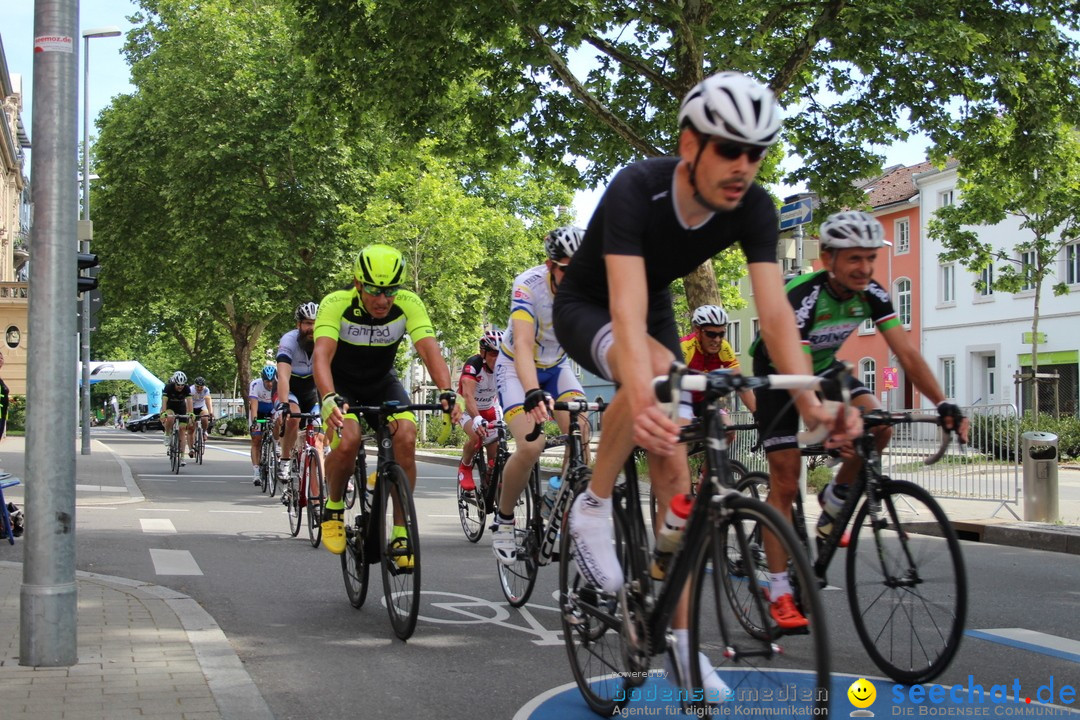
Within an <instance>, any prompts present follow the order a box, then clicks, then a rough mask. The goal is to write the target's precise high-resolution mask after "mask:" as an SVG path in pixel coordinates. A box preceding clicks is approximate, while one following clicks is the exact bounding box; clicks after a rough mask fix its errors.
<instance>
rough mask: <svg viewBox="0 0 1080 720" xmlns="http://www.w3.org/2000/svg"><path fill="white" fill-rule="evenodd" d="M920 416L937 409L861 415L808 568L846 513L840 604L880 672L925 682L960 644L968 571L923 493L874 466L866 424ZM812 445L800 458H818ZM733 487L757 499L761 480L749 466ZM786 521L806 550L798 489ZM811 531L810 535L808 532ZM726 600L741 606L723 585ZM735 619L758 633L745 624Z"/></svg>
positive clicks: (930, 416)
mask: <svg viewBox="0 0 1080 720" xmlns="http://www.w3.org/2000/svg"><path fill="white" fill-rule="evenodd" d="M912 423H928V424H935V425H938V426H940V424H941V418H940V417H939V416H938V414H937V413H910V412H903V413H893V412H887V411H883V410H874V411H871V412H867V413H865V414H864V415H863V426H864V428H865V432H864V433H863V434H862V435H861V436H860V437H859V438H858V439H857V440H856V441H855V451H856V453H857V454H858V456H859V457H860V458H862V461H863V463H862V467H861V468H860V470H859V472H858V473H856V476H855V479H854V481H853V482H852V484H851V486H850V488H849V490H848V496H847V499H846V501H845V502H844V505H843V507H842V508H841V509H840V512H839V514H838V515H837V517H836V519H835V521H834V522H833V529H832V532H831V533H830V534H829V536H828V537H827V538H824V539H821V538H817V542H816V543H815V545H816V550H817V559H816V560H814V561H813V571H814V575H815V576H816V579H817V581H818V583H819V585H820V586H822V587H824V586H825V584H826V573H827V571H828V568H829V564H830V563H831V561H832V559H833V558H834V557H835V556H836V551H837V549H838V548H839V547H842V538H843V537H844V532H845V530H846V528H847V527H848V524H849V522H851V520H852V518H854V524H853V525H852V526H851V533H850V539H849V540H848V547H847V557H846V559H845V572H846V582H845V586H846V592H847V598H848V606H849V607H850V608H851V616H852V620H853V621H854V624H855V631H856V632H857V633H858V635H859V640H860V641H861V642H862V644H863V647H865V648H866V651H867V653H868V654H869V655H870V658H871V659H872V660H873V661H874V664H875V665H877V666H878V667H879V668H880V669H881V670H882V672H884V673H885V674H886V675H888V676H889V677H890V678H892V679H893V680H895V681H896V682H898V683H903V684H905V685H915V684H919V683H926V682H929V681H930V680H933V679H934V678H936V677H937V676H938V675H940V674H941V673H942V672H943V671H944V670H945V668H946V667H947V666H948V664H949V663H950V662H951V661H952V658H953V657H954V656H955V655H956V651H957V649H958V648H959V646H960V638H961V637H962V636H963V632H964V621H965V618H966V615H967V574H966V571H965V568H964V559H963V555H962V553H961V550H960V541H959V539H958V537H957V535H956V531H955V530H954V529H953V526H952V523H950V522H949V519H948V518H947V517H946V515H945V512H944V510H942V509H941V506H940V505H939V504H938V502H937V501H936V500H934V498H933V497H932V496H931V495H930V493H929V492H927V491H926V490H924V489H923V488H921V487H919V486H918V485H915V484H914V483H910V482H907V481H904V480H893V479H891V478H889V477H888V476H886V475H884V474H883V473H882V470H881V454H880V453H879V452H878V449H877V445H876V442H875V435H874V433H873V432H872V431H873V429H874V428H891V427H894V426H896V425H908V424H912ZM950 439H951V432H943V433H942V434H941V438H940V442H939V444H938V447H937V450H936V452H933V453H932V454H930V455H929V456H928V457H926V458H925V459H924V460H923V463H925V464H926V465H931V464H933V463H935V462H937V461H938V460H939V459H941V457H942V456H943V455H944V454H945V451H946V449H947V448H948V445H949V441H950ZM824 453H825V451H824V450H823V449H822V448H820V447H810V448H805V449H804V453H803V454H804V455H815V454H816V455H820V454H824ZM739 490H740V492H743V493H745V494H748V495H751V496H753V497H756V498H759V499H764V498H765V497H766V496H767V495H768V490H769V478H768V476H767V475H765V474H764V473H751V474H750V475H749V476H747V478H745V479H744V480H743V482H742V484H740V486H739ZM792 523H793V526H794V528H795V532H796V534H797V535H798V536H799V541H800V543H801V544H802V546H803V548H804V552H805V553H806V556H807V557H808V558H809V557H812V555H811V545H810V541H809V537H808V533H807V525H806V515H805V512H804V508H803V497H802V493H799V494H798V495H797V496H796V499H795V502H794V504H793V507H792ZM815 537H816V533H815ZM729 592H731V594H732V597H731V601H732V604H733V605H734V606H736V607H740V608H741V607H745V606H746V605H747V604H748V600H747V598H746V590H745V588H742V589H739V588H735V587H732V588H729ZM744 626H745V627H746V629H747V630H748V631H750V632H755V631H758V628H757V627H755V626H754V624H753V623H752V622H745V619H744Z"/></svg>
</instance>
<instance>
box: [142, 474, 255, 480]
mask: <svg viewBox="0 0 1080 720" xmlns="http://www.w3.org/2000/svg"><path fill="white" fill-rule="evenodd" d="M139 477H141V478H167V477H171V478H175V477H177V476H176V475H172V474H164V475H155V474H145V475H144V474H140V475H139ZM189 477H199V478H248V479H251V475H250V474H247V475H203V474H201V473H200V474H199V475H197V476H189Z"/></svg>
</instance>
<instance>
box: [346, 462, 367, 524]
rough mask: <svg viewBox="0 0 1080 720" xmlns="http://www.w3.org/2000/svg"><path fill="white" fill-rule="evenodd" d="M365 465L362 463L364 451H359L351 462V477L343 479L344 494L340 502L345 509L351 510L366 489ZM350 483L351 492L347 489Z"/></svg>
mask: <svg viewBox="0 0 1080 720" xmlns="http://www.w3.org/2000/svg"><path fill="white" fill-rule="evenodd" d="M366 472H367V465H366V464H365V461H364V451H363V449H362V448H361V450H360V451H359V452H358V453H356V460H354V461H353V471H352V475H350V476H349V477H347V478H345V493H344V494H343V495H342V500H344V501H345V509H347V510H352V509H353V506H354V505H356V499H357V498H358V497H359V496H360V494H361V493H362V492H364V490H365V489H366V487H367V485H366V483H367V476H366ZM350 481H351V482H352V490H350V489H349V483H350Z"/></svg>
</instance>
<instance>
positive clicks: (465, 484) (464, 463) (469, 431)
mask: <svg viewBox="0 0 1080 720" xmlns="http://www.w3.org/2000/svg"><path fill="white" fill-rule="evenodd" d="M460 424H461V428H462V429H463V430H464V431H465V444H464V446H462V448H461V463H460V464H459V465H458V482H459V483H461V487H462V488H463V489H465V490H475V489H476V481H475V480H474V479H473V476H472V464H473V458H474V457H475V456H476V450H477V448H478V447H479V446H480V436H479V435H478V434H477V432H476V429H475V428H474V427H473V417H472V416H471V415H469V413H462V414H461V422H460Z"/></svg>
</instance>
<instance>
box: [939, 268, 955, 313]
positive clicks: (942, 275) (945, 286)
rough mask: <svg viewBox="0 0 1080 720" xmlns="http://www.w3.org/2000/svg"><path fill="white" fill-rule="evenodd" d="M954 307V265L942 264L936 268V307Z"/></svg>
mask: <svg viewBox="0 0 1080 720" xmlns="http://www.w3.org/2000/svg"><path fill="white" fill-rule="evenodd" d="M953 305H956V263H954V262H950V263H943V264H941V265H939V266H938V306H939V307H952V306H953Z"/></svg>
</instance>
